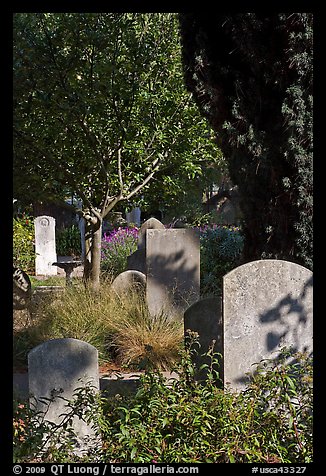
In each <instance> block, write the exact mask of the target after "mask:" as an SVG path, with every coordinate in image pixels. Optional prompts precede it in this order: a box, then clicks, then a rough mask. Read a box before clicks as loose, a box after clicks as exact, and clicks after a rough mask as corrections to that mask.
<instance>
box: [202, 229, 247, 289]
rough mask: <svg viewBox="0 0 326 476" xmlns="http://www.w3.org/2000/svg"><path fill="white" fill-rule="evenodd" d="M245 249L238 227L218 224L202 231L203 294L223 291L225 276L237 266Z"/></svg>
mask: <svg viewBox="0 0 326 476" xmlns="http://www.w3.org/2000/svg"><path fill="white" fill-rule="evenodd" d="M242 249H243V237H242V235H241V232H240V229H239V228H238V227H233V226H232V227H227V226H217V227H215V228H204V229H203V230H201V232H200V274H201V283H200V288H201V294H202V295H209V294H215V295H218V294H220V293H221V288H222V278H223V276H224V275H225V274H226V273H228V272H229V271H231V270H232V269H233V268H235V267H236V266H237V262H238V259H239V258H240V255H241V252H242Z"/></svg>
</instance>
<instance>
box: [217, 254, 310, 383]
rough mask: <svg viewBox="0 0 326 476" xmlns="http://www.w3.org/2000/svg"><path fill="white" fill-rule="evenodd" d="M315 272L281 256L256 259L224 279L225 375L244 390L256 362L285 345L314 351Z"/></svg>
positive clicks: (277, 353) (273, 357)
mask: <svg viewBox="0 0 326 476" xmlns="http://www.w3.org/2000/svg"><path fill="white" fill-rule="evenodd" d="M312 293H313V274H312V272H311V271H309V270H308V269H306V268H304V267H303V266H300V265H298V264H295V263H291V262H288V261H282V260H274V259H271V260H260V261H253V262H250V263H247V264H244V265H242V266H239V267H238V268H236V269H234V270H232V271H231V272H230V273H228V274H226V275H225V276H224V278H223V320H224V379H225V384H226V385H228V384H229V385H230V386H231V388H233V389H235V390H241V389H243V388H244V387H245V386H246V384H247V383H248V375H247V374H250V373H251V372H252V371H253V367H252V366H253V364H255V363H259V362H260V361H261V360H262V359H273V360H275V361H277V359H278V356H279V354H280V350H281V349H282V348H284V347H288V348H290V347H291V348H292V349H293V351H300V352H307V353H308V354H311V353H312V339H313V320H312Z"/></svg>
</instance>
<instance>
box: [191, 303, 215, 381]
mask: <svg viewBox="0 0 326 476" xmlns="http://www.w3.org/2000/svg"><path fill="white" fill-rule="evenodd" d="M221 307H222V302H221V298H218V297H209V298H205V299H201V300H200V301H197V302H195V303H194V304H192V305H191V306H190V307H189V308H188V309H187V310H186V311H185V313H184V334H185V339H186V342H187V339H189V338H190V335H189V332H188V331H191V332H195V333H196V334H197V335H198V343H199V345H200V346H199V348H198V349H197V348H196V347H195V349H194V350H195V352H194V354H193V356H192V360H193V362H194V364H195V366H196V368H197V375H196V379H197V380H205V379H206V377H207V368H206V369H202V370H200V367H201V366H202V365H204V364H206V365H208V367H210V366H211V364H212V360H211V358H210V357H209V356H207V355H204V356H203V354H207V353H208V352H209V351H210V349H211V348H212V345H213V343H214V346H213V353H214V354H215V353H218V354H221V355H219V356H218V357H217V356H215V358H216V357H217V360H218V365H215V364H214V365H213V370H215V371H216V372H218V374H219V379H220V382H218V383H222V382H223V361H222V359H221V356H222V354H223V323H222V308H221Z"/></svg>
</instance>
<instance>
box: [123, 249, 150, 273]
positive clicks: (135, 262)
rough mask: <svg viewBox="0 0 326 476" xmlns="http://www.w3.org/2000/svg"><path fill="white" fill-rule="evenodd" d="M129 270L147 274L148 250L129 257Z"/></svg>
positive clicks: (137, 251) (136, 252) (138, 251)
mask: <svg viewBox="0 0 326 476" xmlns="http://www.w3.org/2000/svg"><path fill="white" fill-rule="evenodd" d="M127 269H129V270H136V271H140V272H141V273H144V274H146V250H145V249H142V250H136V251H134V253H132V254H131V255H130V256H128V257H127Z"/></svg>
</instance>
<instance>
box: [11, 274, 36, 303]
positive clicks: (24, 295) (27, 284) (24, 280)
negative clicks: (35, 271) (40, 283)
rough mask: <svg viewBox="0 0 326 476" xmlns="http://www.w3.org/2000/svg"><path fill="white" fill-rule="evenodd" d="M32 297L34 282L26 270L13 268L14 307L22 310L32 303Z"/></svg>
mask: <svg viewBox="0 0 326 476" xmlns="http://www.w3.org/2000/svg"><path fill="white" fill-rule="evenodd" d="M31 297H32V284H31V280H30V279H29V276H28V274H27V273H25V271H23V270H22V269H19V268H15V267H14V268H13V308H14V309H18V310H22V309H25V308H26V307H27V306H28V304H29V303H30V300H31Z"/></svg>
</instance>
